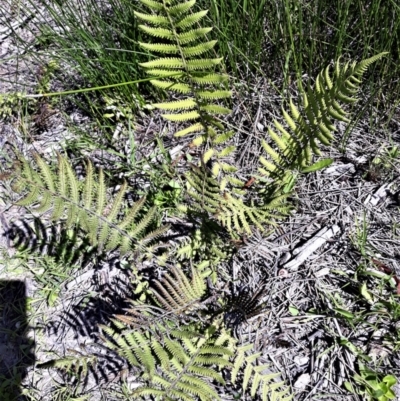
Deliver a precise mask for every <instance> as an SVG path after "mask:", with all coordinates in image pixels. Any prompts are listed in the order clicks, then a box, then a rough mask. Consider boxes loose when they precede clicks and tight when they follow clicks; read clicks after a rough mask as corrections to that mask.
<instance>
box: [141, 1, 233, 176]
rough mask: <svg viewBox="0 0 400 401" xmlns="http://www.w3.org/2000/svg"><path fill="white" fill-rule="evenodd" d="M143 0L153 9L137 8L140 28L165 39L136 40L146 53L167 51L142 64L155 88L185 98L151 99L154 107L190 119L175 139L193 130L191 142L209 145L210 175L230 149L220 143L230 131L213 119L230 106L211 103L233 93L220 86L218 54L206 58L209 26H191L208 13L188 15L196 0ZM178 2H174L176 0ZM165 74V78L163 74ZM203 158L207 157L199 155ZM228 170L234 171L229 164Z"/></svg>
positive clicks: (222, 77) (173, 118)
mask: <svg viewBox="0 0 400 401" xmlns="http://www.w3.org/2000/svg"><path fill="white" fill-rule="evenodd" d="M141 2H142V3H143V4H144V5H145V6H147V7H148V8H149V9H150V10H152V11H153V14H144V13H140V12H135V15H136V17H137V18H138V19H139V20H141V21H143V22H144V23H145V24H146V25H144V24H142V25H139V27H140V28H141V29H142V30H143V31H144V32H145V33H146V34H148V35H149V36H152V37H153V38H155V39H156V40H159V39H162V40H163V42H165V43H145V42H139V44H140V46H141V47H142V48H143V49H145V50H148V51H150V52H154V53H157V54H162V55H168V57H160V58H156V59H155V60H151V61H148V62H146V63H142V64H141V66H142V67H143V68H145V69H146V72H147V74H149V75H150V76H154V77H157V79H156V78H155V79H153V80H151V81H150V82H151V83H152V84H153V85H154V86H156V87H157V88H161V89H163V90H168V91H170V92H172V93H179V94H184V95H186V96H188V97H186V98H185V99H182V100H178V101H169V102H164V103H154V104H153V106H154V107H156V108H158V109H161V110H162V111H167V112H169V111H170V112H173V113H166V114H163V117H164V118H165V119H167V120H170V121H175V122H181V123H184V122H190V123H189V125H188V126H187V127H185V128H182V129H180V130H179V131H178V132H176V133H175V136H176V137H185V136H187V135H190V134H193V133H195V134H196V136H195V137H194V138H193V140H192V142H191V146H192V147H193V146H201V145H203V146H204V145H205V146H209V147H210V149H212V150H213V156H215V157H214V159H215V168H214V173H215V174H216V175H217V174H218V173H219V171H220V170H221V164H220V163H221V162H222V160H223V159H224V158H226V157H227V156H228V155H229V154H230V153H232V152H233V151H234V149H235V148H234V147H232V146H230V147H226V146H225V147H223V148H222V149H219V150H217V148H220V147H221V145H224V144H225V142H226V141H228V139H230V138H231V137H232V135H233V132H225V131H224V128H223V125H222V124H221V123H219V122H218V120H217V119H216V118H215V117H214V116H215V115H221V114H222V115H223V114H228V113H230V109H228V108H226V107H222V106H221V105H219V104H217V103H215V101H218V100H222V99H227V98H230V97H231V92H230V91H229V90H226V89H225V88H224V85H225V84H226V82H227V81H228V77H227V76H226V75H224V74H220V73H217V72H215V68H216V67H218V66H220V65H221V63H222V58H219V57H216V58H210V57H207V56H206V55H207V54H209V53H210V51H212V50H213V49H214V47H215V45H216V43H217V41H216V40H208V39H207V38H206V35H207V34H208V33H209V32H210V31H211V30H212V28H209V27H207V28H194V25H195V24H196V25H197V24H199V23H200V22H201V20H202V19H203V18H204V17H205V16H206V14H207V11H204V10H203V11H199V12H195V13H190V11H191V9H192V8H193V6H194V5H195V3H196V2H195V1H193V0H192V1H188V2H185V3H177V2H171V1H167V0H157V1H150V2H149V1H147V0H143V1H142V0H141ZM175 3H176V4H175ZM163 77H164V78H163ZM203 162H204V163H206V162H207V157H203ZM231 170H235V168H234V167H233V166H231Z"/></svg>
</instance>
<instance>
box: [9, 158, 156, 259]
mask: <svg viewBox="0 0 400 401" xmlns="http://www.w3.org/2000/svg"><path fill="white" fill-rule="evenodd" d="M35 159H36V162H37V165H38V167H39V168H38V169H37V170H35V169H34V168H33V167H31V166H29V165H28V163H27V162H26V161H23V162H22V165H23V168H22V170H20V171H19V172H18V171H16V172H15V174H14V177H15V178H16V180H17V184H18V185H16V186H15V189H18V192H19V193H25V195H24V196H23V197H22V199H20V200H19V201H18V202H17V204H18V205H20V206H31V207H32V210H33V211H34V212H40V213H45V212H48V211H50V210H51V209H53V210H52V213H51V219H52V220H54V221H56V220H60V219H63V220H64V221H65V225H66V227H67V228H76V229H80V230H82V231H83V232H85V233H86V235H87V237H88V239H89V242H90V243H91V245H93V246H96V247H98V248H99V249H100V251H102V250H113V249H118V248H119V250H120V252H121V253H124V254H125V253H129V252H131V251H132V250H133V249H134V248H135V246H139V247H140V241H141V240H142V239H143V238H144V237H146V235H145V231H146V229H147V227H148V226H149V224H150V223H151V222H152V221H153V220H154V217H155V209H154V208H151V209H150V210H149V211H148V212H147V213H145V214H144V215H143V216H142V218H141V220H140V221H139V222H136V221H135V220H136V217H137V215H138V213H139V212H140V211H141V210H142V207H143V205H144V198H143V199H141V200H139V201H138V202H136V203H135V204H134V206H133V207H132V209H131V210H128V211H126V210H125V202H124V197H125V193H126V191H127V184H126V183H123V185H122V186H121V188H120V189H119V191H118V193H117V195H116V196H115V197H114V199H112V200H111V201H110V202H108V204H107V195H106V185H105V179H104V173H103V171H102V170H100V171H99V176H98V179H95V175H94V171H93V166H92V164H91V162H90V161H88V162H87V165H86V167H87V173H86V178H85V180H83V181H80V180H78V178H77V177H76V175H75V173H74V171H73V169H72V167H71V164H70V163H69V161H68V160H67V159H66V158H64V157H62V156H61V155H60V154H59V155H58V173H57V174H56V173H55V172H53V171H52V170H51V169H50V168H49V166H48V165H47V164H46V163H45V161H44V160H43V159H42V158H40V156H38V155H36V156H35ZM94 200H95V201H94ZM121 216H122V217H121ZM162 230H163V229H160V230H159V231H158V233H160V232H162ZM152 238H153V237H152V236H147V237H146V241H147V242H150V239H152ZM142 244H143V242H142Z"/></svg>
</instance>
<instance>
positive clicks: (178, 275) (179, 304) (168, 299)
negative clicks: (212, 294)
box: [154, 267, 206, 313]
mask: <svg viewBox="0 0 400 401" xmlns="http://www.w3.org/2000/svg"><path fill="white" fill-rule="evenodd" d="M171 273H172V275H171V274H167V275H166V276H165V277H164V279H163V280H162V281H157V282H156V286H157V288H158V291H155V292H154V295H155V297H156V299H157V300H158V302H159V303H160V304H161V305H162V306H163V307H164V308H165V309H166V310H169V311H172V312H174V313H183V312H187V311H190V310H193V309H198V308H199V300H200V299H201V298H202V297H203V295H204V294H205V291H206V284H205V280H204V278H203V277H202V276H201V274H200V272H198V271H197V270H196V269H194V268H192V271H191V275H192V278H191V280H189V279H188V278H187V277H186V275H185V274H184V273H183V272H182V270H180V269H178V268H176V267H172V268H171Z"/></svg>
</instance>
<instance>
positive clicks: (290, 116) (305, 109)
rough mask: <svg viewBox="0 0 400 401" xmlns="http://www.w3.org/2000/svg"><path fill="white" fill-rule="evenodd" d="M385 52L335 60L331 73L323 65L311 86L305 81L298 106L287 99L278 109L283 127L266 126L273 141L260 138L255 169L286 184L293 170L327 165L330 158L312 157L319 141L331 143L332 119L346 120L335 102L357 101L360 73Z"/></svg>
mask: <svg viewBox="0 0 400 401" xmlns="http://www.w3.org/2000/svg"><path fill="white" fill-rule="evenodd" d="M385 54H386V53H380V54H378V55H376V56H374V57H371V58H369V59H366V60H363V61H361V62H360V63H352V64H349V63H347V64H345V65H341V64H340V63H339V61H337V62H336V64H335V66H334V73H333V76H332V74H331V73H330V68H329V67H327V68H325V69H324V70H323V71H321V72H320V73H319V74H318V76H317V79H316V81H315V85H314V88H312V87H311V83H310V82H309V83H308V85H307V91H306V92H305V93H303V102H302V106H301V107H300V109H299V108H297V107H296V105H295V104H294V103H293V101H292V100H290V102H289V111H286V110H283V111H282V112H283V117H284V120H285V123H286V125H287V127H284V126H283V125H281V124H280V123H279V122H278V121H274V125H275V128H274V129H272V128H269V129H268V133H269V137H270V138H271V139H272V143H273V145H270V144H269V143H267V142H266V141H262V146H263V148H264V151H265V153H266V155H267V158H265V157H263V156H261V157H260V164H261V165H262V167H260V169H259V171H260V172H261V173H262V174H263V175H265V176H267V177H270V178H272V179H273V180H275V182H276V183H278V185H282V186H286V185H287V184H288V183H289V180H290V179H291V178H292V177H293V173H294V172H312V171H316V170H318V169H320V168H323V167H325V166H327V165H329V164H330V163H331V162H332V160H331V159H324V160H320V161H318V162H316V163H314V164H313V163H312V158H313V155H317V156H320V155H321V150H320V147H321V145H326V146H328V145H330V144H331V143H332V141H333V132H334V131H335V130H336V128H335V126H334V121H335V120H339V121H343V122H349V121H350V120H349V118H348V112H347V111H346V110H345V109H344V108H343V107H342V106H341V105H340V104H339V102H342V103H344V104H351V103H354V102H356V101H357V98H356V94H357V92H358V90H359V87H360V84H361V80H362V75H363V74H364V73H365V71H366V70H367V68H368V67H369V66H370V65H371V64H372V63H374V62H375V61H377V60H378V59H380V58H381V57H383V56H384V55H385Z"/></svg>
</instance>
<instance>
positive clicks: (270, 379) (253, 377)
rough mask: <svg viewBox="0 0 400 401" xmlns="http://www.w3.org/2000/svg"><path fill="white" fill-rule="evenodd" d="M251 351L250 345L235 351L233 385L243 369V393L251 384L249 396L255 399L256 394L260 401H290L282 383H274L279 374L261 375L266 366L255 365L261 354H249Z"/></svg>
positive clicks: (287, 389)
mask: <svg viewBox="0 0 400 401" xmlns="http://www.w3.org/2000/svg"><path fill="white" fill-rule="evenodd" d="M252 349H253V345H252V344H247V345H244V346H241V347H239V348H238V349H237V353H236V357H235V360H234V363H233V368H232V373H231V381H232V383H233V384H235V383H236V382H237V380H238V376H239V372H240V371H241V370H242V369H244V371H243V375H242V378H241V383H242V389H243V391H247V390H249V384H250V383H251V388H250V395H251V396H252V397H255V396H256V395H257V393H259V394H260V395H261V399H262V401H269V400H276V401H290V400H292V399H293V395H292V394H290V390H289V388H288V387H286V386H285V384H284V382H276V381H275V379H276V378H277V377H279V373H273V372H269V373H263V372H265V371H266V370H268V365H261V366H259V365H256V364H255V363H256V362H257V360H258V358H259V357H260V355H261V353H256V354H249V352H250V351H251V350H252Z"/></svg>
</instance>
